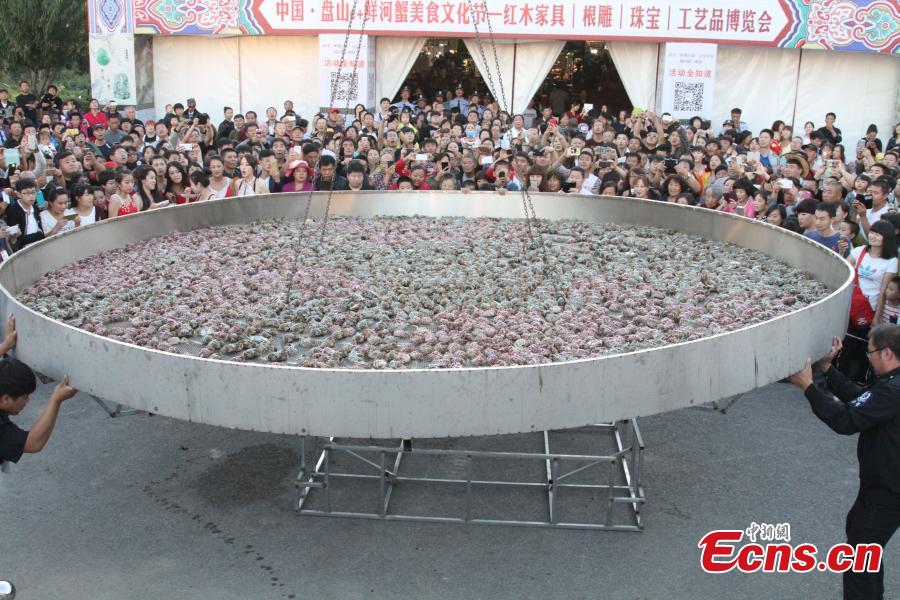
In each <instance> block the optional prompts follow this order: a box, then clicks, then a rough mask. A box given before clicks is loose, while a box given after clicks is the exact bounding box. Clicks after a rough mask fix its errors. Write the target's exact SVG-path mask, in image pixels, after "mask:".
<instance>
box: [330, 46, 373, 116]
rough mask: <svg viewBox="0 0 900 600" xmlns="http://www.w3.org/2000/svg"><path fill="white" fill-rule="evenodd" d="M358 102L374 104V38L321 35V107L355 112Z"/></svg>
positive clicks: (366, 104)
mask: <svg viewBox="0 0 900 600" xmlns="http://www.w3.org/2000/svg"><path fill="white" fill-rule="evenodd" d="M345 39H346V40H347V44H346V48H345V46H344V40H345ZM357 48H358V51H357ZM342 54H343V58H342V57H341V55H342ZM357 57H358V58H357ZM357 104H362V105H364V106H370V107H371V106H375V40H374V39H373V38H370V37H369V36H367V35H363V36H359V35H351V36H350V37H349V38H347V37H346V36H344V35H320V36H319V106H320V108H321V109H322V110H328V109H329V108H332V107H333V108H338V109H340V110H341V111H344V110H347V109H349V111H350V112H352V110H353V108H354V107H355V106H356V105H357Z"/></svg>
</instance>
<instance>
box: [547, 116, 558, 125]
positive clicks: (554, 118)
mask: <svg viewBox="0 0 900 600" xmlns="http://www.w3.org/2000/svg"><path fill="white" fill-rule="evenodd" d="M547 122H548V123H549V124H550V125H553V126H554V127H559V119H557V118H556V117H553V118H551V119H550V120H549V121H547Z"/></svg>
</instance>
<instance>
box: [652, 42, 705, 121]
mask: <svg viewBox="0 0 900 600" xmlns="http://www.w3.org/2000/svg"><path fill="white" fill-rule="evenodd" d="M716 50H717V47H716V45H715V44H684V43H670V44H666V45H665V49H664V50H663V52H664V60H663V67H662V68H661V73H660V75H661V79H662V96H661V97H662V101H661V103H660V107H659V108H660V111H659V112H660V113H669V114H671V115H672V116H673V117H675V118H676V119H690V118H691V117H694V116H698V115H699V116H700V117H703V118H704V119H709V118H711V117H712V112H713V88H714V87H715V83H716Z"/></svg>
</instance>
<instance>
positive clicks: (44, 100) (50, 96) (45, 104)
mask: <svg viewBox="0 0 900 600" xmlns="http://www.w3.org/2000/svg"><path fill="white" fill-rule="evenodd" d="M57 92H58V90H57V89H56V86H55V85H48V86H47V93H46V94H44V95H43V96H42V97H41V110H42V111H43V112H48V111H51V110H57V111H59V112H62V100H61V99H60V97H59V96H57V95H56V94H57Z"/></svg>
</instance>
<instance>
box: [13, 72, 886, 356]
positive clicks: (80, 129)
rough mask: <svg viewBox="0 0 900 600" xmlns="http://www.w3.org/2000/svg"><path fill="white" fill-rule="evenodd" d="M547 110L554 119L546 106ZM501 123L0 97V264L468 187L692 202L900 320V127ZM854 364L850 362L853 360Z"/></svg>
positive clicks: (450, 115) (593, 113) (388, 112)
mask: <svg viewBox="0 0 900 600" xmlns="http://www.w3.org/2000/svg"><path fill="white" fill-rule="evenodd" d="M555 108H556V109H557V110H556V111H555V110H554V109H555ZM558 109H559V107H554V106H553V105H552V104H551V103H547V105H546V106H540V105H538V106H534V103H532V105H531V106H530V107H529V110H528V111H526V112H524V113H523V114H509V113H508V112H506V111H504V110H502V109H501V108H500V107H499V106H498V103H497V101H496V100H494V99H492V98H491V97H490V96H489V95H482V94H480V93H479V92H478V91H476V90H469V92H468V93H467V92H466V90H465V89H464V86H462V85H457V86H456V87H455V88H454V89H452V90H447V91H446V92H443V91H436V92H435V93H434V97H432V98H427V97H425V96H424V95H418V96H417V97H414V96H413V95H412V94H411V91H410V89H409V88H407V87H404V88H403V89H402V90H401V91H400V93H399V97H398V98H396V99H395V101H393V102H392V101H391V100H390V99H388V98H383V99H381V101H380V102H379V103H378V105H377V106H375V107H371V108H369V107H365V106H363V105H357V106H356V107H355V108H354V110H352V111H345V112H346V113H349V114H345V112H342V111H340V110H338V109H336V108H333V109H331V110H329V111H327V112H326V113H323V114H317V115H313V116H310V117H309V118H308V119H307V118H303V117H302V116H301V115H299V114H297V113H296V112H295V111H294V107H293V103H292V102H291V101H290V100H285V101H284V103H283V105H282V108H281V109H280V110H279V109H276V108H275V107H274V106H271V107H268V108H266V109H265V110H264V111H263V113H262V115H259V114H258V113H256V112H255V111H252V110H248V111H246V112H245V113H244V114H237V113H235V111H234V110H233V109H232V108H229V107H226V108H225V109H224V114H223V115H221V118H219V119H216V120H217V121H218V123H216V122H215V121H214V119H213V117H212V116H210V115H208V114H206V113H204V112H202V111H201V109H200V107H198V106H197V103H196V101H195V100H194V99H193V98H190V99H188V100H187V102H186V103H185V104H182V103H176V104H174V105H170V106H167V107H166V110H165V114H164V115H163V116H162V117H160V118H159V119H158V120H156V121H146V122H144V121H142V120H141V119H139V118H138V117H137V115H136V111H135V108H134V107H133V106H125V107H122V108H120V107H118V106H116V105H115V104H114V103H109V104H105V105H101V103H100V102H98V101H97V100H91V101H90V102H89V103H88V104H87V106H86V107H84V109H83V110H82V107H79V106H77V104H76V103H74V102H65V103H64V102H62V101H61V100H60V99H59V98H58V96H57V94H56V89H55V88H53V87H52V86H51V87H50V88H48V90H47V91H46V93H45V94H44V95H43V96H42V97H41V98H40V99H38V98H37V97H36V96H35V95H33V94H31V92H30V91H29V89H28V85H27V83H24V82H23V83H22V85H21V86H20V90H19V94H18V95H17V97H16V99H15V100H11V99H10V95H9V92H8V91H7V90H0V143H2V146H3V148H4V152H3V154H2V155H0V186H2V188H3V202H2V203H0V212H2V213H3V217H4V219H5V221H6V224H7V226H8V227H7V228H4V229H2V230H0V238H2V250H0V252H2V254H3V255H4V256H7V255H8V254H9V253H11V252H14V251H16V250H18V249H20V248H22V247H24V246H26V245H28V244H30V243H33V242H35V241H37V240H40V239H42V238H44V237H47V236H51V235H55V234H57V233H59V232H62V231H67V230H70V229H73V228H75V227H79V226H82V225H86V224H89V223H93V222H96V221H100V220H103V219H107V218H110V217H117V216H123V215H128V214H132V213H135V212H140V211H145V210H152V209H154V208H157V207H161V206H166V205H168V204H183V203H189V202H197V201H207V200H213V199H223V198H229V197H235V196H249V195H256V194H267V193H279V192H307V191H328V190H401V191H402V190H463V191H497V192H500V193H512V192H520V191H522V190H527V191H528V192H529V193H531V192H548V193H568V194H585V195H614V196H625V197H632V198H640V199H644V200H656V201H660V202H674V203H679V204H686V205H694V206H700V207H703V208H707V209H710V210H718V211H723V212H727V213H735V214H740V215H743V216H745V217H748V218H751V219H757V220H761V221H766V222H768V223H770V224H772V225H776V226H779V227H784V228H787V229H790V230H792V231H796V232H800V233H803V234H804V235H806V236H808V237H809V238H811V239H813V240H815V241H817V242H819V243H821V244H823V245H825V246H827V247H829V248H831V249H832V250H834V251H835V252H837V253H839V254H841V255H842V256H844V257H847V259H848V260H850V261H852V262H853V264H854V266H855V268H856V270H857V273H858V279H859V284H858V287H859V289H860V291H861V292H862V294H863V295H864V296H865V297H866V298H867V299H868V300H869V304H870V309H871V310H870V312H871V314H865V315H862V317H865V318H859V319H857V320H856V321H857V322H856V323H851V328H854V327H855V328H856V329H854V330H853V331H852V332H851V333H854V334H858V335H860V337H863V338H864V337H865V331H866V330H867V328H868V327H869V326H871V324H872V323H877V322H880V321H888V322H896V321H897V318H898V314H900V305H898V294H900V280H896V279H894V278H895V277H896V276H897V270H898V269H897V232H898V230H900V214H897V213H895V198H896V197H897V195H898V194H900V189H898V178H897V177H898V172H900V170H898V161H900V124H897V125H896V126H895V127H894V129H893V131H891V132H888V135H887V136H886V137H885V139H884V140H882V138H880V137H879V132H878V129H877V127H876V126H875V125H871V126H869V127H868V128H867V130H866V131H865V132H847V139H845V138H844V135H845V134H844V132H842V131H841V129H840V128H839V127H838V126H837V116H836V115H834V114H833V113H829V114H827V115H824V121H823V122H822V123H821V124H815V123H812V122H807V123H805V124H804V125H803V128H802V130H798V131H794V130H793V129H792V127H791V125H789V124H787V123H785V122H783V121H776V122H775V123H773V124H772V126H771V127H769V128H765V129H761V130H760V131H757V132H753V131H750V130H749V128H748V126H747V124H746V122H745V121H743V120H742V117H743V113H742V111H741V109H740V108H735V109H734V110H733V111H732V112H731V118H730V119H729V120H728V121H726V122H724V123H722V124H721V125H718V124H716V125H713V124H712V123H709V122H708V121H704V120H703V119H702V118H701V117H699V116H698V117H695V118H693V119H691V120H690V121H689V122H686V123H682V122H680V121H678V120H676V119H673V118H672V117H671V116H670V115H667V114H662V115H657V114H655V113H654V112H652V111H641V110H638V109H635V110H633V111H631V112H628V111H625V110H621V111H617V112H615V113H613V112H610V111H609V110H608V108H607V107H606V106H597V107H594V108H591V110H590V111H586V110H584V109H585V105H584V103H583V102H582V101H581V100H579V99H576V100H574V101H572V102H570V103H569V105H568V109H567V110H564V111H559V110H558ZM857 367H859V365H857Z"/></svg>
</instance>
